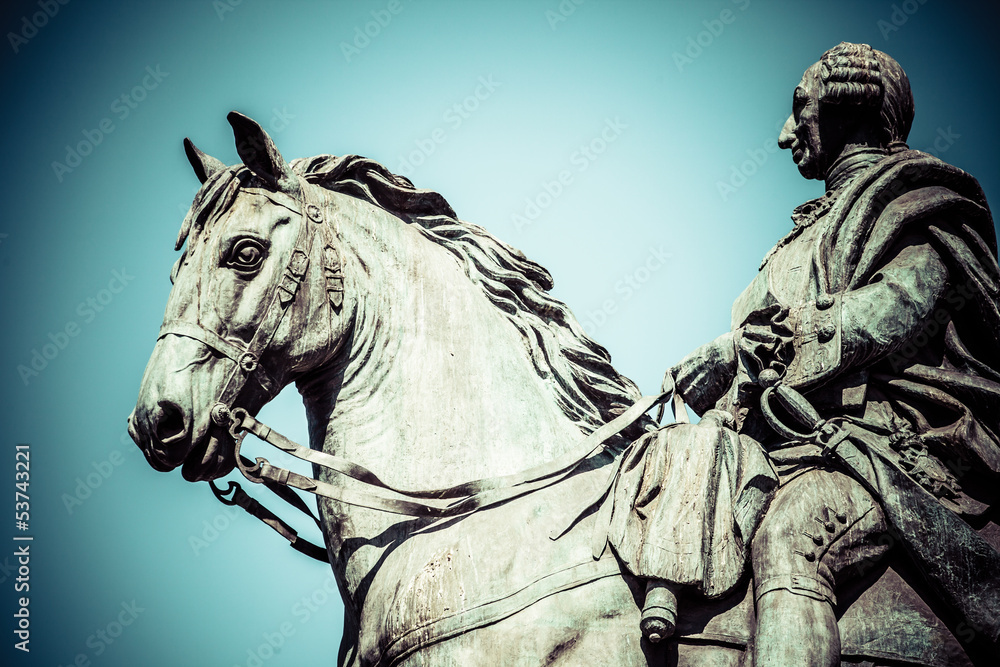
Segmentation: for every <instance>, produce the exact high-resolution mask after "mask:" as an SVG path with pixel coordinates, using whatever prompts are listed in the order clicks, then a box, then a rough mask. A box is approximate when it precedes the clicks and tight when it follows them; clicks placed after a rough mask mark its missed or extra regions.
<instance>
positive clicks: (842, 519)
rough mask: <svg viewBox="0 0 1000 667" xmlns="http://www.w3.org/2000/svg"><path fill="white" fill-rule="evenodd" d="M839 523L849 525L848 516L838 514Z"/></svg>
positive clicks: (841, 513)
mask: <svg viewBox="0 0 1000 667" xmlns="http://www.w3.org/2000/svg"><path fill="white" fill-rule="evenodd" d="M837 521H839V522H840V523H847V515H846V514H844V513H843V512H837Z"/></svg>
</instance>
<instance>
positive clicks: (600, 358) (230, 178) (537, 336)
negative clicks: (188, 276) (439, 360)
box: [177, 155, 651, 440]
mask: <svg viewBox="0 0 1000 667" xmlns="http://www.w3.org/2000/svg"><path fill="white" fill-rule="evenodd" d="M291 167H292V170H293V171H294V172H295V173H296V174H297V175H299V176H301V177H302V178H303V179H305V180H306V181H307V182H309V183H312V184H315V185H318V186H320V187H323V188H326V189H328V190H331V191H333V192H339V193H341V194H347V195H350V196H353V197H356V198H358V199H362V200H364V201H367V202H369V203H371V204H373V205H375V206H378V207H379V208H382V209H384V210H385V211H387V212H389V213H390V214H392V215H395V216H396V217H398V218H400V219H402V220H403V221H404V222H407V223H409V224H411V225H414V227H415V228H416V229H417V230H418V231H419V232H420V233H421V234H422V235H423V236H424V237H425V238H427V239H428V240H430V241H432V242H434V243H436V244H438V245H440V246H441V247H442V248H444V249H446V250H448V251H449V252H451V253H452V254H453V255H454V256H455V257H456V258H458V260H459V263H460V264H461V265H462V267H463V268H464V271H465V274H466V276H467V277H468V278H469V280H471V281H472V282H473V284H475V285H477V286H478V287H479V288H480V289H482V291H483V293H484V294H485V295H486V297H487V299H489V301H490V303H492V304H493V305H494V306H496V307H497V308H498V309H499V310H500V311H501V312H502V313H503V314H504V316H505V317H506V318H507V319H508V321H510V322H511V324H513V325H514V327H515V328H516V329H517V330H518V331H519V332H520V333H521V335H522V336H523V337H524V342H525V345H526V347H527V349H528V351H529V354H530V357H531V361H532V364H533V366H534V369H535V372H536V373H538V375H539V376H540V377H541V378H543V379H544V380H546V381H547V384H548V385H549V386H550V387H551V388H552V390H553V392H554V394H555V398H556V400H557V402H558V404H559V406H560V408H561V409H562V410H563V412H564V413H565V414H566V415H567V416H568V417H570V418H571V419H572V420H573V421H574V422H575V423H576V424H577V425H578V426H579V428H580V429H581V431H583V432H584V433H590V432H592V431H594V430H595V429H596V428H598V427H599V426H601V425H602V424H604V423H606V422H607V421H609V420H611V419H613V418H614V417H616V416H618V415H619V414H621V413H622V412H624V411H625V410H626V409H628V408H629V407H630V406H631V405H632V404H633V403H634V402H635V401H636V400H637V399H638V398H639V397H640V395H641V394H640V392H639V389H638V387H637V386H636V385H635V383H633V382H632V381H631V380H629V379H628V378H626V377H624V376H623V375H620V374H619V373H618V372H617V371H616V370H615V369H614V368H613V367H612V366H611V356H610V355H609V354H608V351H607V350H606V349H605V348H604V347H603V346H601V345H600V344H598V343H596V342H595V341H593V340H591V339H590V337H589V336H587V334H586V333H585V332H584V330H583V328H582V327H581V326H580V323H579V322H578V321H577V319H576V317H574V316H573V314H572V312H570V310H569V308H568V307H567V306H566V304H564V303H563V302H561V301H559V300H557V299H555V298H553V297H552V296H550V295H549V294H548V291H549V290H551V289H552V287H553V280H552V276H551V275H550V274H549V272H548V271H546V270H545V268H543V267H542V266H541V265H539V264H537V263H535V262H533V261H531V260H530V259H528V258H527V257H525V256H524V254H523V253H522V252H521V251H520V250H517V249H516V248H513V247H511V246H509V245H507V244H506V243H504V242H502V241H500V240H498V239H496V238H495V237H493V236H492V235H491V234H489V233H488V232H487V231H486V230H485V229H483V228H482V227H479V226H478V225H474V224H472V223H469V222H465V221H463V220H459V219H458V216H457V215H456V213H455V211H454V210H453V209H452V207H451V206H450V205H449V204H448V202H447V201H446V200H445V198H444V197H443V196H441V195H440V194H439V193H437V192H434V191H431V190H421V189H417V188H415V187H414V186H413V183H411V182H410V180H409V179H407V178H405V177H403V176H399V175H396V174H393V173H391V172H390V171H389V170H388V169H386V168H385V167H384V166H382V165H380V164H378V163H377V162H374V161H372V160H369V159H367V158H363V157H360V156H357V155H344V156H340V157H336V156H332V155H318V156H315V157H311V158H301V159H298V160H293V161H292V162H291ZM251 178H252V176H251V174H250V172H249V170H247V169H246V168H245V167H242V165H241V166H239V167H234V168H230V169H226V170H223V171H222V172H221V173H218V174H215V175H214V176H213V177H212V178H210V179H209V180H208V181H207V182H206V183H205V185H204V186H203V187H202V189H201V190H200V191H199V193H198V195H197V196H196V198H195V202H194V205H193V206H192V208H191V212H190V213H189V214H188V216H187V218H185V221H184V225H183V226H182V228H181V233H180V235H179V236H178V240H177V248H178V249H179V248H180V247H181V246H182V245H183V244H184V240H185V239H186V238H188V236H189V235H190V236H191V238H190V239H188V241H189V242H188V249H189V250H190V249H191V247H192V245H193V243H194V241H195V238H196V237H197V236H199V235H200V234H201V233H204V231H205V230H207V229H208V228H209V227H210V226H211V222H212V221H213V220H214V218H215V217H216V216H218V215H219V214H220V213H221V212H222V211H223V210H225V209H228V208H229V206H230V205H232V202H233V201H234V200H235V198H236V196H237V194H238V191H239V188H240V187H241V186H242V185H243V184H244V183H247V182H248V181H249V180H250V179H251ZM183 260H184V257H183V256H182V257H181V261H183ZM650 425H651V421H650V420H648V419H645V420H643V421H640V422H638V423H637V424H635V425H633V426H632V427H630V428H629V429H628V430H626V431H624V432H623V436H625V437H626V438H627V439H628V440H632V439H635V438H637V437H638V436H639V435H640V434H641V433H642V431H643V430H644V429H646V428H648V427H649V426H650Z"/></svg>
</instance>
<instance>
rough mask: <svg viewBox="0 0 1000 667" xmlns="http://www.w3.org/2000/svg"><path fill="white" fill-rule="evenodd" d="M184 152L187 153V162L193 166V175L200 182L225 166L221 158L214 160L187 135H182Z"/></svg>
mask: <svg viewBox="0 0 1000 667" xmlns="http://www.w3.org/2000/svg"><path fill="white" fill-rule="evenodd" d="M184 152H185V153H187V158H188V162H190V163H191V166H192V167H193V168H194V175H195V176H197V177H198V180H199V181H201V182H202V183H204V182H205V181H207V180H208V179H209V177H210V176H212V175H213V174H215V173H217V172H219V171H221V170H223V169H225V168H226V165H224V164H223V163H222V161H221V160H216V159H215V158H214V157H212V156H211V155H209V154H208V153H202V152H201V150H199V149H198V147H197V146H195V145H194V144H193V143H192V142H191V140H190V139H188V138H187V137H184Z"/></svg>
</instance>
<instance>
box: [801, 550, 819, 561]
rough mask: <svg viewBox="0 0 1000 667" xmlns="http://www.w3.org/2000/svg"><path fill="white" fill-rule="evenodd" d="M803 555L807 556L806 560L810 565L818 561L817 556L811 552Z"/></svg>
mask: <svg viewBox="0 0 1000 667" xmlns="http://www.w3.org/2000/svg"><path fill="white" fill-rule="evenodd" d="M802 555H803V556H805V557H806V560H807V561H809V562H810V563H811V562H813V561H814V560H816V554H814V553H812V552H809V553H807V554H802Z"/></svg>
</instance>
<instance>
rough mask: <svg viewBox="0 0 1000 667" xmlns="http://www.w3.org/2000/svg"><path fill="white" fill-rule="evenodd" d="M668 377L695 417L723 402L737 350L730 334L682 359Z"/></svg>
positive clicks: (733, 369)
mask: <svg viewBox="0 0 1000 667" xmlns="http://www.w3.org/2000/svg"><path fill="white" fill-rule="evenodd" d="M667 373H668V374H669V375H670V376H671V377H672V378H673V380H674V385H675V387H676V390H677V392H678V393H679V394H680V395H681V396H683V397H684V401H685V402H686V403H687V404H688V405H689V406H691V409H692V410H694V411H695V413H697V414H698V415H702V414H704V412H705V411H706V410H709V409H710V408H711V407H712V406H713V405H715V402H716V401H718V400H719V399H720V398H722V396H723V394H725V393H726V390H727V389H729V385H730V384H732V381H733V378H734V377H735V376H736V347H735V346H734V345H733V334H732V333H724V334H722V335H721V336H719V337H718V338H716V339H715V340H713V341H712V342H711V343H708V344H706V345H702V346H701V347H699V348H698V349H696V350H695V351H694V352H692V353H691V354H689V355H687V356H686V357H684V358H683V359H682V360H681V361H680V363H678V364H677V365H676V366H673V367H672V368H671V369H670V370H668V371H667Z"/></svg>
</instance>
